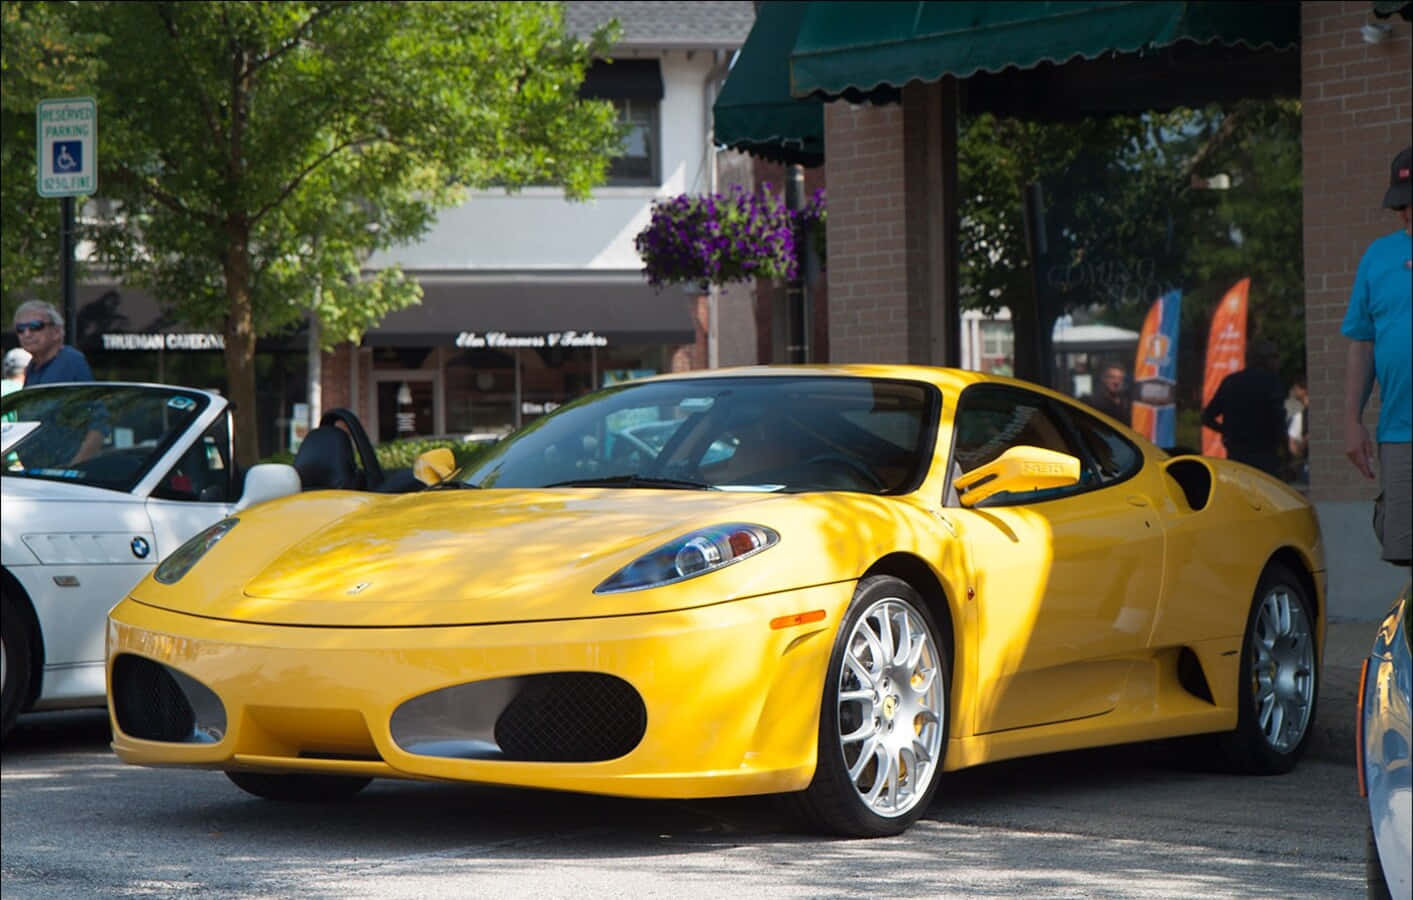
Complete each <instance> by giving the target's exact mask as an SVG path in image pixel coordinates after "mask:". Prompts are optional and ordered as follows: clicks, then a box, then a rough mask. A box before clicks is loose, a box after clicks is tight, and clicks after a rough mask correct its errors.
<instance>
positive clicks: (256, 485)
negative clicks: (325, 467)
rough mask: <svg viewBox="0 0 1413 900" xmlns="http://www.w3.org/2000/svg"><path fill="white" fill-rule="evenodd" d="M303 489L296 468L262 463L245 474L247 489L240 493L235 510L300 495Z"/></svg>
mask: <svg viewBox="0 0 1413 900" xmlns="http://www.w3.org/2000/svg"><path fill="white" fill-rule="evenodd" d="M301 487H302V485H301V483H300V480H299V472H297V471H295V468H294V466H287V465H285V464H284V463H260V464H259V465H254V466H251V467H250V471H248V472H246V473H245V488H244V490H242V491H241V492H240V499H239V500H238V501H236V505H235V508H236V509H237V510H242V509H245V508H246V507H247V506H254V505H255V504H257V503H264V502H265V501H266V500H274V499H276V498H278V497H288V496H289V495H290V494H298V493H299V491H300V489H301Z"/></svg>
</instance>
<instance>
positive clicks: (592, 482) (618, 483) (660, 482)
mask: <svg viewBox="0 0 1413 900" xmlns="http://www.w3.org/2000/svg"><path fill="white" fill-rule="evenodd" d="M543 487H547V488H552V487H630V488H670V489H675V490H679V491H710V490H713V488H712V486H711V485H709V484H706V483H705V482H701V481H689V480H687V479H684V478H653V477H651V476H648V475H609V476H607V477H604V478H571V479H569V480H568V481H556V482H554V483H553V484H546V485H543Z"/></svg>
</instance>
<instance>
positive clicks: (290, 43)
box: [240, 4, 342, 78]
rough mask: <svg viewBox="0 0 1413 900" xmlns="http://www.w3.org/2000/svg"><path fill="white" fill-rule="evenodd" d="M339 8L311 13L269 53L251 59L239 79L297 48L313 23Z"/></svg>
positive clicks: (329, 7) (334, 6)
mask: <svg viewBox="0 0 1413 900" xmlns="http://www.w3.org/2000/svg"><path fill="white" fill-rule="evenodd" d="M341 6H342V5H341V4H339V5H329V6H321V7H319V8H317V9H315V10H314V11H313V12H312V13H310V14H309V18H307V19H305V20H304V21H303V22H301V23H300V24H299V27H298V28H296V29H295V30H294V34H292V35H290V36H289V37H288V38H286V39H285V40H283V41H281V42H280V43H279V44H278V45H276V46H275V48H274V49H273V50H271V51H270V52H269V53H266V54H264V55H263V56H257V57H255V58H254V59H252V60H251V61H250V63H249V64H248V65H247V66H246V68H245V71H243V72H242V73H241V76H240V77H241V78H252V77H254V75H255V73H256V71H258V70H259V69H261V68H263V67H264V66H265V65H267V64H269V63H272V62H274V61H275V60H277V59H279V58H280V57H281V56H284V55H285V54H286V53H288V52H290V51H291V50H293V49H294V48H296V47H298V46H299V45H300V43H302V42H303V40H304V37H305V35H306V34H308V33H309V31H310V29H312V28H313V27H314V25H315V23H317V22H318V21H319V20H320V19H323V18H324V17H326V16H330V15H333V14H334V13H335V12H336V11H338V10H339V9H340V8H341Z"/></svg>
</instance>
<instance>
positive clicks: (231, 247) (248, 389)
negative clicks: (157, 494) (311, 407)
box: [224, 223, 260, 469]
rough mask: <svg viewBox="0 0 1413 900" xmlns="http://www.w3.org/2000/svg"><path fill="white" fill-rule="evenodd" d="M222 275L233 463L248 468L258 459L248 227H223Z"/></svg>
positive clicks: (253, 320)
mask: <svg viewBox="0 0 1413 900" xmlns="http://www.w3.org/2000/svg"><path fill="white" fill-rule="evenodd" d="M227 235H228V237H229V241H228V243H227V245H226V260H225V266H224V268H225V276H226V300H227V302H228V303H229V305H230V308H229V311H228V312H227V313H226V384H227V386H228V389H229V390H230V400H231V403H233V404H234V405H235V447H236V463H237V464H238V465H239V466H240V467H241V468H242V469H248V468H250V467H251V466H253V465H255V464H256V463H257V462H259V461H260V433H259V424H258V420H257V419H256V416H255V317H254V314H253V309H252V307H251V302H250V256H249V253H248V252H247V248H248V246H249V242H250V229H249V228H248V227H246V226H244V225H243V224H241V223H234V224H230V225H228V227H227Z"/></svg>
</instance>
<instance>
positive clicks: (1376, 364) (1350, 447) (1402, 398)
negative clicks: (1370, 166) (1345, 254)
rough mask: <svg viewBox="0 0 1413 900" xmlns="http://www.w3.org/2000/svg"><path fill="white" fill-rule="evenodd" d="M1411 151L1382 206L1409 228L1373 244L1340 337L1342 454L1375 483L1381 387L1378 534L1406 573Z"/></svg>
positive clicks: (1412, 378)
mask: <svg viewBox="0 0 1413 900" xmlns="http://www.w3.org/2000/svg"><path fill="white" fill-rule="evenodd" d="M1410 163H1413V148H1410V147H1405V148H1403V151H1402V152H1401V153H1399V154H1398V156H1396V157H1395V158H1394V161H1393V168H1392V172H1391V173H1390V177H1389V189H1388V192H1387V193H1386V194H1385V195H1384V207H1385V208H1388V209H1394V210H1397V211H1398V215H1399V218H1400V220H1401V221H1402V222H1403V228H1402V229H1401V230H1399V231H1395V232H1394V233H1392V234H1389V235H1385V236H1384V237H1381V238H1379V239H1378V240H1376V241H1374V242H1373V243H1372V244H1370V245H1369V249H1368V250H1366V251H1365V253H1364V258H1363V259H1361V260H1360V261H1359V270H1358V272H1357V273H1356V274H1355V277H1354V290H1353V292H1352V293H1351V294H1350V297H1349V310H1348V312H1347V313H1346V314H1345V317H1344V325H1343V327H1341V328H1340V331H1341V333H1342V334H1344V336H1345V337H1347V338H1349V339H1350V344H1349V356H1348V365H1347V366H1346V368H1345V374H1344V452H1345V455H1346V456H1348V457H1349V459H1350V461H1351V462H1353V463H1354V467H1355V468H1357V469H1358V470H1359V471H1360V472H1361V473H1362V474H1363V475H1364V477H1365V478H1370V479H1372V478H1373V477H1374V448H1373V444H1372V442H1371V441H1370V440H1369V430H1368V429H1367V428H1365V427H1364V422H1363V415H1364V404H1365V403H1367V402H1368V399H1369V394H1370V393H1371V392H1372V390H1373V385H1374V382H1375V381H1377V382H1378V385H1379V425H1378V443H1379V451H1378V470H1379V486H1380V489H1381V492H1380V494H1379V499H1378V500H1377V501H1375V507H1374V530H1375V532H1376V533H1377V534H1378V535H1379V540H1380V542H1381V543H1382V544H1383V558H1384V559H1386V560H1388V561H1389V562H1392V563H1394V564H1396V565H1402V566H1406V565H1408V564H1409V560H1410V558H1413V474H1411V473H1410V470H1413V455H1410V452H1409V448H1410V446H1413V443H1411V442H1413V384H1411V383H1410V382H1413V349H1410V344H1413V312H1410V305H1413V252H1411V251H1413V233H1410V220H1409V174H1408V170H1409V166H1410Z"/></svg>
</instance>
